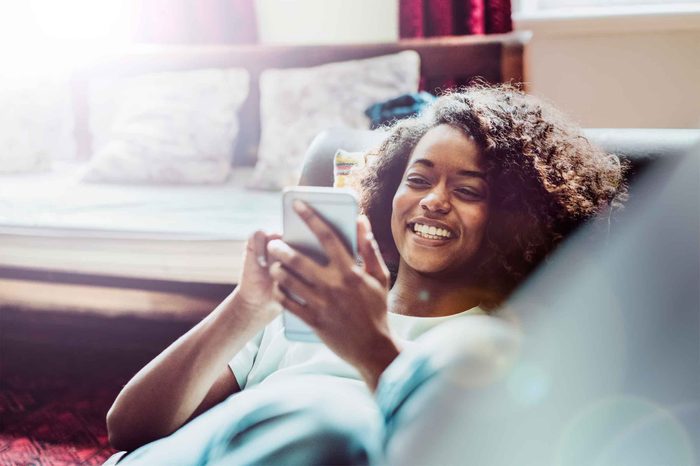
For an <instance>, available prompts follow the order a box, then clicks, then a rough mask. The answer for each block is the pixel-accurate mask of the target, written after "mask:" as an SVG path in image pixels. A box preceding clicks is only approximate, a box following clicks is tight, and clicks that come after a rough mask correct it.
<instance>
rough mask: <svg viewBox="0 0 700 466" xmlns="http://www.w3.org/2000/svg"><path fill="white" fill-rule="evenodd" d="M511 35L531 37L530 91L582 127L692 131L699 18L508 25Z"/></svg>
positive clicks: (698, 87) (697, 108)
mask: <svg viewBox="0 0 700 466" xmlns="http://www.w3.org/2000/svg"><path fill="white" fill-rule="evenodd" d="M516 28H518V29H528V30H531V31H533V33H534V35H533V40H532V43H531V44H530V46H529V49H528V58H527V67H528V68H527V76H528V81H529V89H530V91H531V92H533V93H534V94H537V95H540V96H543V97H545V98H547V99H549V100H550V101H552V102H553V103H554V104H555V105H557V106H558V107H559V108H561V109H563V110H565V111H567V112H568V113H569V114H570V115H572V116H573V117H574V118H575V119H577V120H578V122H579V123H580V124H581V125H582V126H585V127H640V128H645V127H659V128H673V127H677V128H697V127H698V126H700V16H698V15H691V16H686V17H680V16H678V17H675V18H671V17H662V18H657V19H653V18H641V17H638V18H612V19H610V20H608V21H605V20H598V21H597V22H596V21H595V20H587V21H578V22H577V21H569V22H566V21H564V22H556V21H554V22H549V23H547V22H546V21H539V22H538V21H516ZM623 31H624V32H623Z"/></svg>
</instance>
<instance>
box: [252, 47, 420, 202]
mask: <svg viewBox="0 0 700 466" xmlns="http://www.w3.org/2000/svg"><path fill="white" fill-rule="evenodd" d="M419 68H420V58H419V56H418V54H417V53H416V52H414V51H404V52H401V53H397V54H393V55H386V56H382V57H376V58H369V59H365V60H353V61H347V62H340V63H331V64H326V65H321V66H317V67H311V68H292V69H284V70H282V69H269V70H266V71H264V72H263V73H262V74H261V75H260V115H261V137H260V147H259V150H258V163H257V165H256V170H255V174H254V177H253V180H252V183H251V186H253V187H256V188H262V189H281V188H283V187H285V186H288V185H295V184H297V182H298V180H299V174H300V172H301V170H302V162H303V157H304V153H305V151H306V149H307V147H308V146H309V143H310V142H311V141H312V139H313V138H314V136H316V135H317V134H318V133H319V132H320V131H323V130H324V129H327V128H331V127H347V128H355V129H360V128H369V118H368V117H367V116H366V115H365V113H364V112H365V109H366V108H367V107H369V106H370V105H371V104H373V103H375V102H381V101H384V100H387V99H390V98H392V97H396V96H399V95H401V94H406V93H409V92H415V91H417V89H418V80H419V71H420V70H419ZM333 153H335V151H333ZM332 155H333V154H331V156H332ZM328 162H329V167H331V164H330V158H329V159H328Z"/></svg>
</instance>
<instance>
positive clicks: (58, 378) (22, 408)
mask: <svg viewBox="0 0 700 466" xmlns="http://www.w3.org/2000/svg"><path fill="white" fill-rule="evenodd" d="M2 311H5V310H2V309H0V313H1V314H3V315H2V319H0V465H8V466H9V465H12V466H14V465H17V466H19V465H22V466H25V465H34V466H49V465H51V466H58V465H98V464H102V463H103V462H104V461H105V460H106V459H107V458H109V457H110V456H111V455H112V454H113V453H115V451H114V450H113V449H112V448H111V447H110V446H109V443H108V441H107V429H106V426H105V416H106V414H107V410H108V409H109V407H110V406H111V404H112V402H113V401H114V398H115V397H116V395H117V393H119V390H120V389H121V387H122V386H123V385H124V384H125V383H126V382H127V381H128V380H129V378H131V376H133V374H134V373H135V372H136V371H138V369H139V368H140V367H142V366H143V365H144V364H145V362H147V361H148V360H150V359H151V358H152V357H153V356H154V355H155V354H157V353H158V351H159V350H160V349H161V348H163V347H165V346H166V345H167V343H168V341H172V339H174V338H175V337H176V336H177V335H179V334H181V333H182V332H183V331H184V330H186V326H185V327H183V325H182V324H180V325H179V327H177V328H174V329H173V328H171V329H170V330H169V331H168V332H165V334H164V333H163V330H162V329H163V327H164V326H163V324H162V323H161V324H157V325H158V327H157V328H159V329H160V330H161V335H158V338H156V339H155V343H154V340H151V346H152V347H151V348H144V347H143V346H141V347H137V345H135V341H136V340H141V341H143V339H142V337H143V333H142V332H145V333H149V332H148V328H149V325H146V323H144V322H141V321H132V322H120V323H119V325H117V322H115V321H107V322H105V321H104V320H102V321H100V320H99V319H97V320H94V321H93V322H91V323H90V325H87V326H86V325H84V324H85V323H86V322H88V320H85V318H83V319H81V325H77V326H76V325H74V322H68V323H66V322H58V323H57V321H55V320H54V321H51V320H50V319H48V320H44V319H43V318H42V319H41V320H42V322H43V323H42V324H41V325H38V324H37V323H36V322H30V323H29V324H26V323H23V322H21V319H14V320H13V319H12V317H13V316H12V314H9V313H7V312H2ZM8 316H9V317H10V318H8ZM59 324H60V325H59ZM151 325H154V324H151ZM165 327H167V325H166V326H165ZM153 328H154V326H150V329H151V330H152V329H153ZM102 329H106V330H104V333H102V332H103V331H102ZM131 329H137V330H131ZM157 333H158V332H157V331H153V332H151V335H155V334H157ZM81 335H89V338H84V337H82V336H81Z"/></svg>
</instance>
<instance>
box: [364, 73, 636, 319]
mask: <svg viewBox="0 0 700 466" xmlns="http://www.w3.org/2000/svg"><path fill="white" fill-rule="evenodd" d="M442 124H447V125H450V126H452V127H455V128H458V129H460V130H462V131H463V132H464V133H465V134H466V135H471V136H472V137H473V138H474V140H475V142H476V143H477V145H478V146H479V147H480V149H481V151H482V153H483V155H484V159H485V164H486V171H487V179H488V182H489V186H490V193H491V195H490V211H491V214H490V217H489V222H488V225H487V229H486V235H485V238H484V244H483V245H482V247H481V250H480V253H479V254H478V256H479V257H478V259H477V260H478V262H477V263H478V271H479V277H478V278H477V284H478V286H479V287H480V289H482V290H483V291H484V295H485V296H487V297H488V298H484V302H482V305H484V306H486V307H493V306H496V305H497V304H498V303H500V302H502V300H503V299H505V298H506V297H507V296H508V295H509V294H510V292H511V291H512V290H513V289H514V288H515V286H517V285H518V284H519V283H520V282H521V281H522V280H523V279H524V278H525V277H526V276H527V274H528V273H529V272H530V271H531V270H532V269H533V268H534V267H535V266H536V265H537V264H538V263H540V261H542V259H544V258H545V256H546V255H547V254H548V253H549V252H550V251H552V249H553V248H554V247H555V246H556V245H557V244H558V243H559V242H560V241H561V240H562V239H563V238H564V237H565V236H566V235H567V234H568V233H570V232H571V231H572V230H573V229H574V228H576V227H577V226H579V225H580V224H581V223H582V222H585V221H586V220H588V219H591V218H593V217H594V216H596V215H597V214H599V213H601V212H604V211H609V210H610V209H615V208H617V207H619V206H621V202H622V201H624V199H625V197H626V185H625V183H624V178H623V174H624V167H623V165H622V164H621V162H620V159H619V158H618V157H617V156H615V155H612V154H607V153H605V152H604V151H602V150H601V149H599V148H597V147H595V146H593V145H592V144H591V143H590V142H589V141H588V140H587V139H586V137H585V136H583V134H582V133H581V130H580V128H578V127H577V126H576V125H574V124H573V123H571V122H570V121H569V120H568V119H567V118H566V117H565V116H564V115H562V114H561V113H560V112H558V111H557V110H556V109H554V108H553V107H552V106H551V105H548V104H546V103H544V102H543V101H541V100H539V99H537V98H535V97H533V96H530V95H527V94H524V93H523V92H521V91H519V90H518V89H517V88H515V87H513V86H511V85H499V86H489V85H485V84H478V85H475V86H470V87H467V88H463V89H460V90H458V91H453V92H449V93H447V94H445V95H443V96H441V97H439V98H438V99H437V100H436V101H435V102H434V103H433V104H432V105H431V106H430V107H429V108H428V109H427V110H426V111H424V112H423V113H422V114H421V115H420V116H417V117H414V118H410V119H407V120H402V121H399V122H398V123H396V124H395V125H394V126H393V127H392V128H390V133H389V135H388V137H387V139H386V140H385V141H384V142H383V144H382V145H381V146H380V147H379V149H378V150H377V152H376V153H375V154H374V155H376V157H371V158H370V159H371V160H372V161H371V163H368V164H367V165H366V167H365V168H364V169H363V170H362V171H361V173H360V176H361V181H360V186H359V190H360V197H361V201H360V202H361V207H362V210H363V211H364V213H365V214H366V215H367V216H368V217H369V220H370V222H371V224H372V229H373V231H374V234H375V237H376V238H377V241H378V243H379V245H380V248H381V250H382V253H383V255H384V258H385V260H386V261H387V265H389V268H390V270H392V274H393V275H394V277H395V274H396V270H397V268H398V259H399V258H398V251H397V249H396V245H395V244H394V241H393V238H392V234H391V210H392V200H393V197H394V194H395V193H396V190H397V189H398V187H399V184H400V183H401V180H402V178H403V175H404V172H405V170H406V165H407V163H408V160H409V158H410V155H411V153H412V151H413V149H414V147H415V146H416V144H417V143H418V141H419V140H420V139H421V138H422V137H423V136H424V135H425V134H426V133H427V132H428V130H430V129H431V128H434V127H436V126H438V125H442Z"/></svg>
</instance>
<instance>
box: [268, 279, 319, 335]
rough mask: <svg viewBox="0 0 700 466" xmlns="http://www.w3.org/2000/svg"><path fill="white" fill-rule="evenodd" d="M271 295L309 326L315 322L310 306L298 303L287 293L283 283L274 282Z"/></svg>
mask: <svg viewBox="0 0 700 466" xmlns="http://www.w3.org/2000/svg"><path fill="white" fill-rule="evenodd" d="M272 297H273V298H274V299H275V301H277V302H278V303H280V304H281V305H282V307H284V308H285V309H286V310H288V311H290V312H291V313H293V314H296V315H297V316H299V318H300V319H301V320H303V321H304V322H306V323H307V324H309V325H310V326H312V327H313V326H314V323H315V322H316V317H315V316H316V314H315V313H314V312H313V311H312V309H311V308H309V307H307V306H306V305H305V304H301V303H299V302H298V301H297V300H295V299H294V298H292V297H291V296H290V294H289V291H287V290H286V289H285V288H284V286H283V285H281V284H280V283H275V284H274V286H273V287H272Z"/></svg>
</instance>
